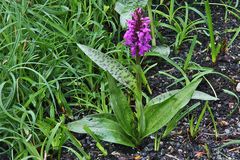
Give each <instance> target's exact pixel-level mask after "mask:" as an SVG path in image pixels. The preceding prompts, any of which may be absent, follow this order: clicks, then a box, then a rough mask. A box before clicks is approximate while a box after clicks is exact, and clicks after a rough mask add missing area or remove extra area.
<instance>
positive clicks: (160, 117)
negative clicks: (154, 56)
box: [142, 79, 201, 138]
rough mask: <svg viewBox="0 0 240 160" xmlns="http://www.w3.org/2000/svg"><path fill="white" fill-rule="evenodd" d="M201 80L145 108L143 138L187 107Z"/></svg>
mask: <svg viewBox="0 0 240 160" xmlns="http://www.w3.org/2000/svg"><path fill="white" fill-rule="evenodd" d="M200 82H201V79H198V80H196V81H193V82H191V83H190V84H188V85H187V86H186V87H184V88H183V89H182V90H181V91H179V92H178V93H176V94H175V95H173V96H171V97H170V98H168V99H166V100H164V101H163V102H161V103H159V104H155V105H152V106H147V107H146V108H145V110H144V114H145V119H146V130H145V133H144V134H143V135H144V136H143V137H142V138H144V137H146V136H148V135H150V134H152V133H154V132H156V131H158V130H159V129H160V128H162V127H163V126H165V125H166V124H167V123H168V122H169V121H170V120H171V119H172V118H173V117H174V116H175V115H176V114H177V113H178V111H179V110H180V109H182V108H183V107H184V106H186V105H187V103H188V102H189V101H190V99H191V97H192V95H193V93H194V91H195V90H196V88H197V86H198V85H199V83H200Z"/></svg>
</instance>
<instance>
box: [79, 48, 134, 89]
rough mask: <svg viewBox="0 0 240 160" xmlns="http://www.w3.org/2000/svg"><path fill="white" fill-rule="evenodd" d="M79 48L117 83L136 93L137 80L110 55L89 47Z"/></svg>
mask: <svg viewBox="0 0 240 160" xmlns="http://www.w3.org/2000/svg"><path fill="white" fill-rule="evenodd" d="M77 45H78V47H79V48H80V49H81V50H82V51H83V52H84V53H85V54H86V55H87V56H88V57H89V58H90V59H91V60H92V61H93V62H95V63H96V64H97V65H98V66H99V67H101V68H102V69H103V70H105V71H108V72H109V73H110V74H111V75H112V76H113V77H114V78H115V79H116V80H117V81H119V82H120V83H122V84H123V85H125V86H126V87H128V88H129V89H131V90H132V91H134V92H135V90H136V80H135V77H134V76H133V75H132V73H131V72H129V70H127V68H126V67H124V66H123V65H122V64H121V63H119V62H118V61H116V60H115V59H113V58H111V57H109V56H108V55H106V54H104V53H102V52H100V51H98V50H95V49H93V48H90V47H88V46H85V45H82V44H77Z"/></svg>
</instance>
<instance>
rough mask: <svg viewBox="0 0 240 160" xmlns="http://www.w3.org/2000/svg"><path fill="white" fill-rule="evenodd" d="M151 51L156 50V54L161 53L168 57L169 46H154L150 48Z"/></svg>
mask: <svg viewBox="0 0 240 160" xmlns="http://www.w3.org/2000/svg"><path fill="white" fill-rule="evenodd" d="M151 51H152V52H157V53H158V54H161V55H162V56H166V57H168V56H169V55H170V47H169V46H164V45H161V46H156V47H154V48H152V50H151Z"/></svg>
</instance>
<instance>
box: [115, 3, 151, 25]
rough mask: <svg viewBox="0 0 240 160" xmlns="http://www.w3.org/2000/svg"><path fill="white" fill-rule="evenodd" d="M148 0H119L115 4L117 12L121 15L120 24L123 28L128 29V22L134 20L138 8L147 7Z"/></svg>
mask: <svg viewBox="0 0 240 160" xmlns="http://www.w3.org/2000/svg"><path fill="white" fill-rule="evenodd" d="M147 2H148V1H147V0H141V1H139V0H131V1H126V0H119V1H118V2H116V4H115V8H114V9H115V11H116V12H117V13H118V14H119V15H120V24H121V26H122V27H123V28H126V27H127V20H128V19H131V18H132V13H133V12H134V11H135V9H136V8H137V7H145V6H146V5H147Z"/></svg>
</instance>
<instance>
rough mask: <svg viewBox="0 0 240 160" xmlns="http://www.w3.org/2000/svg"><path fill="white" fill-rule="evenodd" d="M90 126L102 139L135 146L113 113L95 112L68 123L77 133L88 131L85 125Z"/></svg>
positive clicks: (71, 129) (70, 128)
mask: <svg viewBox="0 0 240 160" xmlns="http://www.w3.org/2000/svg"><path fill="white" fill-rule="evenodd" d="M85 125H86V126H88V127H89V128H90V129H91V131H93V132H94V134H95V135H96V136H98V138H99V139H100V140H104V141H107V142H111V143H118V144H122V145H126V146H130V147H134V146H135V145H134V142H133V140H132V138H130V137H129V136H128V135H127V134H126V133H125V131H124V130H123V129H122V127H121V126H120V125H119V123H118V122H117V119H116V117H115V116H114V115H112V114H107V113H104V114H94V115H89V116H86V117H84V118H82V119H81V120H78V121H74V122H71V123H68V125H67V126H68V128H69V130H70V131H73V132H76V133H86V131H85V130H84V128H83V127H84V126H85Z"/></svg>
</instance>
